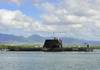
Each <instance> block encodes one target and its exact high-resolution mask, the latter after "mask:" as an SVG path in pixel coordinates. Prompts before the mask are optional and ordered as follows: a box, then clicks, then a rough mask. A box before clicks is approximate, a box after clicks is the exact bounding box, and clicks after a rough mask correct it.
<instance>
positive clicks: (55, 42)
mask: <svg viewBox="0 0 100 70" xmlns="http://www.w3.org/2000/svg"><path fill="white" fill-rule="evenodd" d="M43 48H47V49H56V48H62V40H61V39H58V38H56V37H54V38H53V39H46V40H45V42H44V45H43Z"/></svg>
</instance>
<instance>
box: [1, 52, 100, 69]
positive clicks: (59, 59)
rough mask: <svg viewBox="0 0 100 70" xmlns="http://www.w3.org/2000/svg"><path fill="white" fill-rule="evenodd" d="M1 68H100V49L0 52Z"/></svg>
mask: <svg viewBox="0 0 100 70" xmlns="http://www.w3.org/2000/svg"><path fill="white" fill-rule="evenodd" d="M0 70H100V51H94V52H3V51H2V52H0Z"/></svg>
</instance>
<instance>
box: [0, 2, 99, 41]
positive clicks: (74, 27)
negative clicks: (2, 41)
mask: <svg viewBox="0 0 100 70" xmlns="http://www.w3.org/2000/svg"><path fill="white" fill-rule="evenodd" d="M53 32H55V35H57V33H58V34H59V33H61V34H59V35H60V36H66V37H75V38H83V39H91V40H99V39H100V0H0V33H6V34H13V35H21V36H29V35H32V34H39V35H44V36H48V35H52V33H53Z"/></svg>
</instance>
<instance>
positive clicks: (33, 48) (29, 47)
mask: <svg viewBox="0 0 100 70" xmlns="http://www.w3.org/2000/svg"><path fill="white" fill-rule="evenodd" d="M93 49H100V48H99V46H98V47H97V46H90V48H87V47H85V46H81V47H77V46H76V47H73V46H72V47H69V46H65V47H63V48H56V49H46V50H45V49H44V48H42V47H40V46H36V45H0V50H1V51H2V50H6V51H93Z"/></svg>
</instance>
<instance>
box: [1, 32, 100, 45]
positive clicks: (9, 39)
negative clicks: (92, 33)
mask: <svg viewBox="0 0 100 70" xmlns="http://www.w3.org/2000/svg"><path fill="white" fill-rule="evenodd" d="M45 39H49V37H42V36H40V35H32V36H29V37H23V36H15V35H10V34H0V43H31V44H32V43H43V42H44V41H45ZM60 39H61V40H62V41H63V43H64V44H84V43H88V44H91V45H100V41H91V40H83V39H77V38H69V37H61V38H60Z"/></svg>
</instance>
